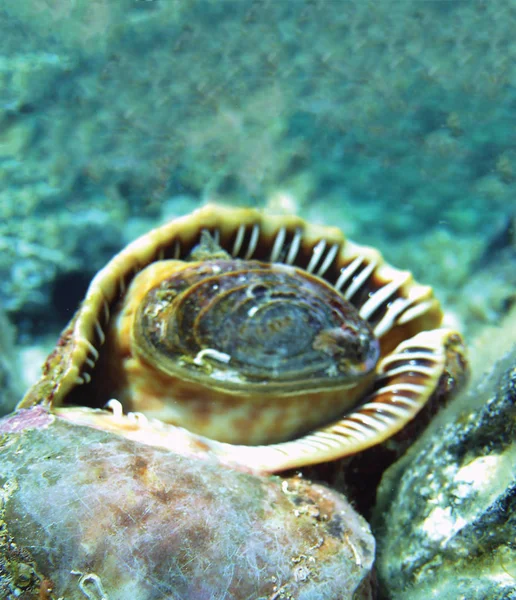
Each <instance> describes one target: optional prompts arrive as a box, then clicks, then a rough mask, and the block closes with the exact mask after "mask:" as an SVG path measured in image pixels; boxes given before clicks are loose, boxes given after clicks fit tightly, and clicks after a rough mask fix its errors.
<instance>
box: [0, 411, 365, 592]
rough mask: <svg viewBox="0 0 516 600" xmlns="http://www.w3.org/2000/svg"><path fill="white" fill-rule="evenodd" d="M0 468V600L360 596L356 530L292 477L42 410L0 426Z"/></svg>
mask: <svg viewBox="0 0 516 600" xmlns="http://www.w3.org/2000/svg"><path fill="white" fill-rule="evenodd" d="M0 472H1V476H0V482H1V486H2V487H1V493H2V496H1V499H2V502H1V513H0V518H1V527H0V593H1V594H2V598H9V599H13V600H14V598H23V599H24V600H29V599H30V600H32V599H39V598H47V599H48V600H57V599H58V598H66V599H67V600H84V598H85V597H88V598H92V599H95V600H100V598H104V599H109V600H127V599H128V598H130V599H131V600H157V599H161V598H174V600H187V599H188V600H201V599H206V598H225V599H227V600H230V599H234V600H244V599H248V598H281V597H283V598H298V599H300V600H301V599H303V600H313V599H315V598H317V599H321V600H323V599H328V600H336V599H337V598H339V599H340V598H345V599H351V598H355V599H361V600H367V599H370V598H372V588H371V574H370V571H371V566H372V562H373V558H374V540H373V537H372V535H371V533H370V531H369V527H368V525H367V524H366V522H365V521H364V520H363V519H362V518H361V517H360V516H358V515H357V514H356V513H355V512H354V510H353V509H352V508H351V506H350V505H349V503H348V502H347V501H346V500H345V499H344V498H343V497H342V496H341V495H339V494H337V493H336V492H332V491H331V490H329V489H326V488H324V487H322V486H317V485H311V484H310V483H308V482H306V481H304V480H302V479H299V478H293V479H285V480H281V479H279V478H261V477H256V476H254V475H251V474H247V473H242V472H239V471H236V470H234V469H228V468H225V467H223V466H221V465H220V464H218V463H217V462H216V461H214V460H213V459H212V458H206V459H205V460H200V459H199V458H192V457H191V456H186V455H179V454H176V453H174V452H170V451H167V450H163V449H159V448H153V447H149V446H147V445H144V444H139V443H135V442H132V441H130V440H126V439H124V438H122V437H120V436H118V435H113V434H111V433H107V432H101V431H98V430H95V429H93V428H90V427H81V426H78V425H75V424H71V423H69V422H67V421H64V420H62V419H60V418H59V417H56V416H55V415H52V414H49V413H48V412H47V411H46V410H45V409H44V408H42V407H35V408H33V409H28V410H21V411H18V412H17V413H14V414H13V415H11V416H9V417H7V418H5V419H3V420H2V421H0ZM13 549H16V552H14V551H13Z"/></svg>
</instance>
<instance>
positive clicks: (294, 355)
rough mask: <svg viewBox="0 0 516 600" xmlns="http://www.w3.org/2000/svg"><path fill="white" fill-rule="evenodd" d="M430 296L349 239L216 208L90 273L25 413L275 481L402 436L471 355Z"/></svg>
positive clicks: (281, 219)
mask: <svg viewBox="0 0 516 600" xmlns="http://www.w3.org/2000/svg"><path fill="white" fill-rule="evenodd" d="M441 320H442V311H441V309H440V306H439V303H438V302H437V300H436V299H435V298H434V297H433V293H432V289H431V288H430V287H428V286H423V285H420V284H418V283H416V282H415V281H414V280H413V278H412V276H411V274H410V273H408V272H406V271H400V270H397V269H395V268H393V267H391V266H389V265H387V264H386V263H385V262H384V260H383V259H382V257H381V256H380V254H379V253H378V252H377V251H376V250H374V249H372V248H368V247H364V246H359V245H357V244H354V243H353V242H351V241H349V240H346V239H345V237H344V235H343V234H342V232H341V231H340V230H338V229H336V228H333V227H323V226H319V225H313V224H309V223H307V222H305V221H304V220H302V219H301V218H299V217H296V216H270V215H266V214H263V213H261V212H259V211H257V210H254V209H242V208H229V207H222V206H217V205H207V206H205V207H203V208H200V209H198V210H196V211H194V212H193V213H191V214H189V215H187V216H184V217H181V218H178V219H175V220H173V221H172V222H170V223H168V224H166V225H163V226H161V227H158V228H157V229H154V230H152V231H150V232H149V233H147V234H146V235H144V236H142V237H140V238H139V239H137V240H136V241H134V242H133V243H131V244H129V245H128V246H127V247H126V248H125V249H123V250H122V251H121V252H120V253H119V254H117V255H116V256H115V257H114V258H113V259H112V260H111V261H110V262H109V263H108V264H107V265H106V266H105V267H104V268H103V269H102V270H101V271H100V272H99V273H98V274H97V275H96V277H95V278H94V279H93V281H92V282H91V285H90V287H89V289H88V292H87V294H86V297H85V299H84V301H83V302H82V304H81V306H80V308H79V309H78V311H77V313H76V314H75V316H74V317H73V319H72V320H71V322H70V323H69V325H68V326H67V327H66V328H65V330H64V331H63V333H62V334H61V337H60V339H59V342H58V344H57V346H56V348H55V350H54V351H53V352H52V354H50V356H49V357H48V359H47V361H46V363H45V365H44V367H43V376H42V378H41V379H40V380H39V381H38V382H37V383H36V384H35V385H34V386H33V387H32V388H31V389H30V390H29V391H28V392H27V394H26V396H25V397H24V398H23V400H22V401H21V403H20V405H19V407H20V408H27V407H29V406H33V405H35V404H40V405H42V406H44V407H46V409H47V410H50V411H52V412H54V413H56V414H58V415H60V416H61V417H63V418H66V419H69V420H72V421H74V422H79V423H82V424H85V425H90V426H93V427H98V428H102V429H105V430H109V431H115V432H117V433H119V434H120V435H123V436H126V437H128V438H130V439H135V440H139V441H143V442H144V443H147V444H152V445H155V446H162V447H166V448H172V449H179V450H181V451H185V452H192V453H197V454H199V455H201V454H205V455H215V456H217V457H219V458H220V459H221V460H223V461H226V462H228V463H234V464H235V465H239V466H242V467H245V468H249V469H253V470H259V471H264V472H275V471H281V470H284V469H287V468H292V467H299V466H303V465H308V464H313V463H318V462H324V461H328V460H334V459H336V458H340V457H342V456H346V455H348V454H353V453H355V452H358V451H361V450H363V449H366V448H368V447H370V446H373V445H375V444H378V443H380V442H382V441H384V440H386V439H387V438H388V437H390V436H392V435H393V434H395V433H396V432H398V431H399V430H400V429H402V428H403V427H404V426H405V425H406V424H407V423H408V422H409V421H411V420H412V419H413V418H414V417H415V415H416V414H417V413H418V412H419V411H420V409H421V408H422V407H423V406H424V405H425V404H426V403H427V402H428V400H429V398H430V397H431V396H432V394H434V392H435V391H436V389H437V388H438V386H439V385H441V384H440V382H442V380H443V378H448V379H449V378H456V379H460V378H461V376H462V375H463V372H464V371H465V369H466V360H465V350H464V346H463V342H462V339H461V337H460V335H459V334H458V333H457V332H456V331H452V330H449V329H445V328H441V327H440V324H441Z"/></svg>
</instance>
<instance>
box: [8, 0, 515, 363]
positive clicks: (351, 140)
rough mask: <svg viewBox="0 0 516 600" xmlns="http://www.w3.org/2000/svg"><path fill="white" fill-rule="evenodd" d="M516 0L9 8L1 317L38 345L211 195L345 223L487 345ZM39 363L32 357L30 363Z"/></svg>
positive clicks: (503, 201) (240, 0)
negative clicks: (114, 264) (137, 241)
mask: <svg viewBox="0 0 516 600" xmlns="http://www.w3.org/2000/svg"><path fill="white" fill-rule="evenodd" d="M515 26H516V3H515V2H514V1H513V0H501V1H500V2H485V1H483V0H471V1H468V2H463V1H460V0H457V1H455V0H450V1H446V2H416V1H412V0H388V1H385V2H381V3H378V2H374V1H373V0H360V1H356V2H355V1H349V0H335V1H331V0H313V1H310V0H290V1H277V0H260V1H251V0H236V1H233V0H222V1H221V0H192V1H190V2H182V1H180V0H167V1H161V0H154V1H141V0H120V1H118V2H116V3H113V2H109V1H108V0H96V1H95V2H91V0H88V1H86V0H77V1H75V2H71V1H69V0H60V1H59V2H51V1H50V0H26V1H25V2H20V3H6V4H5V3H4V5H3V6H2V8H0V87H1V89H2V93H1V95H0V179H1V181H2V186H1V188H0V249H1V253H0V306H1V307H2V308H3V310H4V311H6V312H7V314H8V316H9V318H10V320H11V321H12V322H13V323H14V324H15V325H16V326H17V331H18V341H19V342H20V343H21V344H22V345H26V346H30V345H31V344H34V343H35V342H36V341H41V340H43V342H42V343H44V340H45V336H47V335H48V336H49V338H48V339H49V340H50V341H49V342H48V345H50V346H51V345H52V344H53V340H54V338H55V336H56V334H57V332H58V331H59V330H60V329H61V327H62V326H63V325H64V324H65V322H66V321H67V320H68V319H69V317H70V316H71V315H72V314H73V312H74V309H75V307H76V305H77V303H78V301H79V300H80V299H81V298H82V296H83V294H84V291H85V288H86V286H87V284H88V281H89V279H90V278H91V276H92V275H93V274H94V273H95V272H96V270H98V269H99V268H100V267H101V266H102V265H103V264H104V263H105V262H106V261H107V260H108V259H109V257H110V256H111V255H112V254H113V252H115V251H116V250H118V249H119V248H121V247H122V246H123V245H124V244H125V243H126V242H127V241H129V240H130V239H132V238H133V237H135V236H136V235H138V234H139V233H141V232H143V231H144V230H146V229H147V228H148V227H149V226H152V225H155V224H158V223H160V222H162V221H164V220H166V219H167V218H170V217H171V216H175V215H177V214H180V213H182V212H186V211H189V210H191V209H192V208H193V207H195V206H197V205H198V204H200V203H202V202H205V201H208V200H222V201H224V202H229V203H238V204H252V205H260V206H264V207H266V208H267V209H268V210H294V211H297V212H299V213H301V214H302V215H303V216H305V217H307V218H309V219H312V220H315V221H319V222H325V223H331V224H336V225H339V226H341V227H342V228H343V229H344V231H346V233H347V234H348V235H349V236H350V237H352V238H355V239H357V241H359V242H361V243H370V244H372V245H375V246H378V247H379V248H380V249H381V250H382V252H383V253H384V254H385V255H386V256H387V258H388V259H389V260H391V261H392V262H394V263H395V264H397V265H399V266H402V267H405V268H409V269H411V270H413V272H414V273H415V275H416V276H417V277H418V278H419V279H421V280H423V281H424V282H425V283H430V284H432V285H434V286H435V287H436V289H437V294H438V295H439V297H440V298H441V299H442V300H443V302H444V304H445V305H446V306H447V307H449V308H450V309H451V316H450V317H449V318H450V319H451V320H455V321H459V323H460V325H461V326H462V328H463V329H465V330H466V332H468V331H472V332H474V333H476V332H477V331H478V330H479V328H480V329H481V328H482V327H483V326H484V325H486V324H487V325H490V326H492V325H496V324H497V323H498V322H499V319H500V316H501V315H503V314H504V313H505V312H506V311H507V310H509V308H510V306H511V304H512V303H513V302H514V298H515V292H514V289H515V283H516V282H515V275H514V273H515V269H514V262H515V253H516V251H515V234H514V218H515V217H514V215H515V206H516V202H515V197H516V193H515V192H516V145H515V142H516V140H515V131H516V122H515V121H516V118H515V114H516V44H515V43H514V41H513V38H514V34H513V32H514V30H515ZM31 356H32V355H31Z"/></svg>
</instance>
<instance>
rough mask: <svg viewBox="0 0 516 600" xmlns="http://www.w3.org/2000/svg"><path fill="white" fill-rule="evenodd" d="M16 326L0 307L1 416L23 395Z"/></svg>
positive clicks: (12, 407)
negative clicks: (16, 343) (20, 382)
mask: <svg viewBox="0 0 516 600" xmlns="http://www.w3.org/2000/svg"><path fill="white" fill-rule="evenodd" d="M21 379H22V378H21V374H20V367H19V361H18V355H17V352H16V345H15V335H14V327H13V326H12V325H11V323H10V322H9V320H8V319H7V317H6V316H5V315H4V313H3V311H2V310H1V309H0V416H3V415H5V414H7V413H8V412H11V411H12V410H13V409H14V407H15V406H16V403H17V402H18V401H19V400H20V398H21V395H22V392H23V390H22V387H21V386H20V385H19V383H18V382H19V381H21Z"/></svg>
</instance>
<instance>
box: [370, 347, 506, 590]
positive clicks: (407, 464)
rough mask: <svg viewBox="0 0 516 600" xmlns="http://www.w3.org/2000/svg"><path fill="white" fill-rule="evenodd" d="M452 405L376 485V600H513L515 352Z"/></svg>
mask: <svg viewBox="0 0 516 600" xmlns="http://www.w3.org/2000/svg"><path fill="white" fill-rule="evenodd" d="M462 400H463V401H461V403H460V406H461V411H460V412H457V411H456V414H455V415H453V414H451V415H450V413H448V417H447V418H446V414H444V415H440V418H439V423H438V424H437V425H438V427H437V428H434V432H433V435H432V436H431V437H428V436H427V437H426V440H422V442H424V443H419V444H417V445H416V447H414V448H413V449H412V450H411V451H409V453H408V454H407V455H406V456H405V457H404V458H403V459H402V460H401V461H399V462H398V463H396V464H395V465H394V466H393V467H391V468H390V469H389V470H388V471H387V472H386V474H385V475H384V477H383V480H382V484H381V486H380V489H379V494H378V503H377V506H376V518H375V520H374V522H373V531H375V533H376V535H377V541H378V562H377V569H378V574H379V577H380V582H381V585H382V587H383V596H382V598H383V597H385V598H396V600H398V599H399V600H409V599H410V600H419V599H423V598H425V599H426V598H442V599H444V600H447V599H450V600H452V599H453V600H456V599H457V598H467V599H468V600H495V599H496V600H502V599H503V600H508V599H514V598H516V545H515V539H516V349H514V350H513V351H512V352H510V353H509V354H508V355H506V357H505V358H504V359H503V360H502V361H500V363H499V364H498V366H497V367H496V368H495V369H494V372H493V374H492V375H491V376H490V377H489V378H486V379H485V381H483V382H482V383H481V384H480V385H477V386H476V387H474V388H473V389H472V391H471V392H470V393H469V394H468V396H467V397H465V398H464V399H462ZM468 406H469V408H468ZM450 408H453V407H450Z"/></svg>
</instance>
